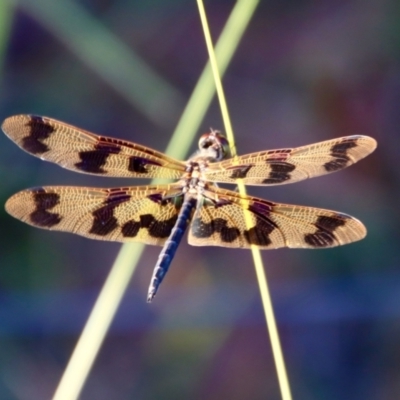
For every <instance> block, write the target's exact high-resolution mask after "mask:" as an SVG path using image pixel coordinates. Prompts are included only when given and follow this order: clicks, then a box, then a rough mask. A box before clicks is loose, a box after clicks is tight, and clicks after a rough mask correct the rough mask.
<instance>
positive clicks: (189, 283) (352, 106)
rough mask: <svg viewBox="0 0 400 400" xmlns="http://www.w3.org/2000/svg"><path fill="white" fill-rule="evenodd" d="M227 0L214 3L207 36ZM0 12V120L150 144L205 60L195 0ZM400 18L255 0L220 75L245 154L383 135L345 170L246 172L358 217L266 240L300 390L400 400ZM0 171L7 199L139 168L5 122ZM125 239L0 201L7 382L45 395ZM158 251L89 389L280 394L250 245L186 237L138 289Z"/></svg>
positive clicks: (366, 6)
mask: <svg viewBox="0 0 400 400" xmlns="http://www.w3.org/2000/svg"><path fill="white" fill-rule="evenodd" d="M233 5H234V1H231V0H214V1H212V2H207V3H206V8H207V12H208V16H209V21H210V25H211V29H212V34H213V36H214V38H217V37H218V34H219V32H220V31H221V29H222V27H223V25H224V23H225V21H226V19H227V17H228V15H229V13H230V11H231V9H232V7H233ZM0 20H1V27H0V30H1V32H0V35H1V37H0V41H1V43H0V50H1V67H2V69H1V80H0V82H1V92H0V119H4V118H5V117H7V116H9V115H13V114H18V113H36V114H41V115H46V116H51V117H54V118H57V119H60V120H63V121H66V122H68V123H71V124H73V125H77V126H80V127H82V128H84V129H87V130H90V131H94V132H97V133H99V134H103V135H109V136H116V137H119V138H124V139H128V140H131V141H135V142H139V143H141V144H144V145H148V146H151V147H154V148H156V149H158V150H161V151H163V150H164V149H165V148H166V146H167V143H168V141H169V138H170V135H171V133H172V131H173V130H174V128H175V126H176V124H177V122H178V120H179V117H180V114H181V112H182V110H183V108H184V105H185V103H186V101H187V100H188V98H189V96H190V93H191V91H192V89H193V87H194V85H195V83H196V81H197V79H198V76H199V74H200V73H201V71H202V69H203V67H204V65H205V63H206V60H207V53H206V47H205V44H204V39H203V32H202V28H201V26H200V22H199V16H198V11H197V5H196V3H195V1H194V0H193V1H179V0H174V1H157V0H152V1H146V2H143V1H139V0H138V1H136V0H113V1H108V0H81V1H78V0H75V1H72V0H68V1H67V0H57V1H51V0H35V1H33V0H21V1H19V2H13V1H10V2H9V1H5V0H3V2H1V5H0ZM399 21H400V4H399V2H398V1H396V0H347V1H345V0H323V1H319V2H315V1H310V0H301V1H299V0H297V1H288V0H285V1H282V0H279V1H278V0H268V1H267V0H263V1H261V2H260V5H259V7H258V9H257V10H256V13H255V15H254V18H253V19H252V21H251V23H250V25H249V28H248V29H247V31H246V32H245V35H244V37H243V39H242V41H241V44H240V46H239V48H238V51H237V53H236V54H235V56H234V58H233V61H232V63H231V65H230V66H229V68H228V70H227V73H226V76H225V78H224V87H225V90H226V95H227V100H228V105H229V108H230V112H231V118H232V123H233V128H234V131H235V134H236V145H237V147H238V151H239V153H240V154H243V153H247V152H253V151H257V150H263V149H272V148H278V147H292V146H299V145H304V144H308V143H312V142H317V141H321V140H326V139H330V138H334V137H338V136H344V135H349V134H365V135H370V136H373V137H374V138H376V139H377V140H378V143H379V146H378V149H377V151H376V152H375V153H374V154H373V155H372V156H370V157H368V158H367V159H366V160H364V161H362V162H360V163H359V164H357V165H356V166H353V167H351V168H349V169H348V170H345V171H342V172H339V173H337V174H333V175H330V176H325V177H321V178H316V179H313V180H310V181H305V182H302V183H298V184H294V185H287V186H281V187H276V188H260V187H259V188H251V189H250V193H251V194H253V195H257V196H260V197H264V198H267V199H270V200H274V201H280V202H287V203H298V204H304V205H310V206H317V207H323V208H331V209H336V210H340V211H342V212H346V213H349V214H351V215H354V216H356V217H357V218H359V219H361V220H362V221H363V222H364V223H365V224H366V226H367V228H368V231H369V233H368V236H367V238H366V239H365V240H363V241H361V242H358V243H355V244H352V245H349V246H345V247H342V248H336V249H330V250H315V251H311V250H310V251H305V250H287V249H282V250H275V251H271V252H264V253H263V259H264V262H265V265H266V267H265V268H266V272H267V274H268V277H269V283H270V287H271V292H272V299H273V303H274V307H275V312H276V317H277V323H278V328H279V331H280V335H281V340H282V346H283V351H284V354H285V360H286V364H287V369H288V375H289V380H290V383H291V387H292V392H293V397H294V398H296V399H307V400H313V399H315V400H317V399H325V400H334V399H353V400H356V399H363V400H375V399H379V400H382V399H395V398H400V261H399V260H400V246H399V232H398V229H399V216H400V212H399V205H400V197H399V187H400V186H399V184H400V182H399V179H400V175H399V171H400V168H399V165H400V164H399V163H400V152H399V146H400V143H399V137H400V135H399V130H400V107H399V106H400V24H399ZM110 38H111V39H110ZM110 40H112V42H110ZM210 126H212V127H213V128H220V129H222V130H223V124H222V120H221V116H220V111H219V107H218V103H217V102H216V101H214V102H213V103H212V105H211V107H210V109H209V112H208V113H207V115H206V118H205V119H204V122H203V123H202V128H201V130H200V131H199V134H200V133H202V132H205V131H207V130H208V129H209V127H210ZM195 149H196V143H194V144H193V146H192V151H194V150H195ZM0 179H1V184H0V203H1V204H4V202H5V201H6V199H7V198H8V197H9V196H10V195H11V194H13V193H14V192H16V191H18V190H21V189H23V188H26V187H32V186H37V185H45V184H57V185H90V186H99V187H102V186H103V187H108V186H118V185H121V184H123V185H136V184H143V183H145V182H142V181H132V182H130V181H126V180H125V181H122V180H118V179H114V180H113V179H105V178H104V179H103V178H98V177H90V176H84V175H81V174H76V173H73V172H70V171H66V170H63V169H61V168H59V167H58V166H55V165H51V164H49V163H45V162H42V161H40V160H38V159H36V158H34V157H31V156H29V155H28V154H26V153H24V152H23V151H21V150H20V149H19V148H18V147H17V146H15V145H14V144H13V143H12V142H11V141H9V140H8V139H7V138H6V136H4V135H3V136H0ZM119 248H120V245H119V244H115V243H104V242H97V241H90V240H88V239H85V238H82V237H75V236H73V235H70V234H66V233H56V232H47V231H42V230H38V229H34V228H32V227H30V226H28V225H24V224H22V223H20V222H18V221H17V220H14V219H12V218H11V217H10V216H9V215H7V214H6V212H5V211H4V209H3V207H1V209H0V398H1V399H21V400H24V399H29V400H36V399H38V400H39V399H40V400H42V399H48V398H51V396H52V394H53V393H54V391H55V388H56V386H57V384H58V382H59V380H60V377H61V375H62V373H63V371H64V368H65V366H66V364H67V362H68V359H69V357H70V355H71V352H72V350H73V348H74V345H75V343H76V341H77V339H78V337H79V335H80V333H81V331H82V328H83V326H84V323H85V321H86V319H87V317H88V315H89V313H90V310H91V307H92V306H93V303H94V301H95V299H96V296H97V295H98V293H99V291H100V289H101V287H102V284H103V282H104V281H105V279H106V276H107V274H108V272H109V270H110V268H111V265H112V263H113V261H114V259H115V257H116V255H117V253H118V251H119ZM159 250H160V249H159V248H155V247H150V246H149V247H147V248H146V250H145V252H144V254H143V257H142V258H141V261H140V263H139V266H138V269H137V272H136V273H135V275H134V277H133V279H132V282H131V283H130V285H129V290H128V292H127V293H126V296H125V297H124V299H123V302H122V304H121V307H120V309H119V311H118V314H117V315H116V318H115V320H114V322H113V324H112V327H111V330H110V332H109V333H108V335H107V337H106V340H105V342H104V345H103V347H102V349H101V352H100V354H99V356H98V358H97V360H96V362H95V364H94V367H93V370H92V372H91V374H90V377H89V379H88V381H87V382H86V385H85V387H84V389H83V392H82V395H81V398H82V399H99V400H102V399H111V398H112V399H116V400H119V399H121V400H123V399H128V398H129V399H160V398H162V399H204V398H207V399H227V398H229V399H234V400H236V399H238V400H240V399H251V400H257V399H279V398H280V394H279V387H278V382H277V378H276V372H275V367H274V362H273V357H272V353H271V347H270V342H269V338H268V335H267V331H266V327H265V320H264V314H263V310H262V307H261V303H260V295H259V291H258V286H257V282H256V278H255V272H254V268H253V265H252V260H251V255H250V253H249V252H247V251H242V250H228V249H223V248H218V247H215V248H211V247H209V248H195V247H191V246H189V245H188V244H187V243H185V241H183V243H182V244H181V245H180V248H179V251H178V253H177V255H176V257H175V259H174V262H173V265H172V267H171V269H170V271H169V273H168V276H167V277H166V279H165V281H164V283H163V285H162V286H161V290H160V291H159V293H158V295H157V297H156V298H155V301H154V303H153V304H151V305H148V304H147V303H146V301H145V299H146V292H147V286H148V283H149V279H150V276H151V273H152V269H153V266H154V264H155V261H156V259H157V257H158V252H159Z"/></svg>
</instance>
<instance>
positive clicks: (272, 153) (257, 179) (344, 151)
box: [205, 135, 377, 185]
mask: <svg viewBox="0 0 400 400" xmlns="http://www.w3.org/2000/svg"><path fill="white" fill-rule="evenodd" d="M376 146H377V143H376V141H375V139H373V138H371V137H368V136H359V135H358V136H346V137H342V138H338V139H333V140H327V141H324V142H319V143H314V144H311V145H308V146H302V147H297V148H293V149H279V150H267V151H261V152H258V153H252V154H247V155H243V156H239V157H237V158H236V159H234V158H230V159H227V160H224V161H221V162H217V163H213V164H210V165H209V167H208V170H207V171H206V173H205V175H206V179H207V180H208V181H211V182H226V183H237V181H238V179H242V180H243V182H244V183H245V184H248V185H282V184H285V183H293V182H297V181H301V180H303V179H307V178H312V177H315V176H319V175H324V174H328V173H330V172H335V171H339V170H341V169H343V168H346V167H348V166H350V165H352V164H354V163H356V162H357V161H359V160H361V159H362V158H364V157H366V156H367V155H368V154H370V153H372V152H373V151H374V149H375V148H376Z"/></svg>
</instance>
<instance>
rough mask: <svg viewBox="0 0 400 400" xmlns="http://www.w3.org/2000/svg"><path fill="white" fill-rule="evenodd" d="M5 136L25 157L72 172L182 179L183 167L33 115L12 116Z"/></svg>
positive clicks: (151, 152)
mask: <svg viewBox="0 0 400 400" xmlns="http://www.w3.org/2000/svg"><path fill="white" fill-rule="evenodd" d="M2 129H3V131H4V132H5V134H6V135H7V136H8V137H9V138H10V139H11V140H13V141H14V142H15V143H16V144H17V145H18V146H20V147H21V148H22V149H23V150H25V151H27V152H28V153H30V154H32V155H34V156H36V157H40V158H41V159H43V160H47V161H51V162H54V163H56V164H59V165H60V166H62V167H64V168H67V169H71V170H73V171H77V172H82V173H87V174H95V175H103V176H114V177H130V178H132V177H137V178H170V179H177V178H180V177H181V176H182V173H183V172H184V170H185V164H184V163H182V162H180V161H177V160H174V159H173V158H170V157H167V156H166V155H164V154H163V153H160V152H158V151H156V150H153V149H150V148H147V147H145V146H141V145H139V144H136V143H131V142H128V141H124V140H120V139H115V138H111V137H106V136H98V135H94V134H92V133H90V132H87V131H84V130H83V129H80V128H76V127H74V126H71V125H68V124H65V123H64V122H60V121H56V120H55V119H51V118H46V117H39V116H35V115H15V116H13V117H9V118H7V119H6V120H5V121H4V122H3V125H2Z"/></svg>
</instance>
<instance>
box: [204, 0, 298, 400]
mask: <svg viewBox="0 0 400 400" xmlns="http://www.w3.org/2000/svg"><path fill="white" fill-rule="evenodd" d="M197 4H198V6H199V12H200V18H201V23H202V25H203V30H204V36H205V40H206V45H207V50H208V55H209V58H210V63H211V67H212V71H213V75H214V80H215V86H216V88H217V94H218V99H219V103H220V107H221V113H222V117H223V120H224V125H225V131H226V134H227V138H228V141H229V142H230V143H231V144H233V143H234V136H233V130H232V125H231V120H230V117H229V112H228V106H227V104H226V99H225V94H224V90H223V87H222V82H221V77H220V74H219V70H218V65H217V60H216V57H215V54H214V48H213V44H212V39H211V34H210V29H209V27H208V22H207V16H206V12H205V9H204V4H203V0H197ZM243 4H244V2H243ZM257 4H258V1H250V0H247V1H246V5H245V6H246V7H256V5H257ZM232 154H233V155H234V157H236V150H235V149H233V151H232ZM238 186H239V192H240V194H241V195H243V196H245V195H246V189H245V186H244V184H243V182H242V181H239V183H238ZM245 214H246V224H247V226H248V227H250V226H251V219H250V216H249V213H248V212H246V213H245ZM251 253H252V256H253V261H254V266H255V269H256V275H257V280H258V284H259V287H260V293H261V300H262V304H263V307H264V312H265V317H266V320H267V327H268V331H269V336H270V340H271V346H272V351H273V354H274V360H275V366H276V369H277V374H278V380H279V385H280V389H281V394H282V398H283V399H284V400H291V398H292V396H291V392H290V386H289V381H288V377H287V373H286V367H285V362H284V358H283V354H282V348H281V344H280V340H279V334H278V329H277V326H276V321H275V316H274V310H273V306H272V300H271V295H270V293H269V290H268V284H267V276H266V274H265V271H264V266H263V262H262V258H261V254H260V250H259V249H258V248H257V247H256V246H254V245H251Z"/></svg>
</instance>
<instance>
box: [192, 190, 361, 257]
mask: <svg viewBox="0 0 400 400" xmlns="http://www.w3.org/2000/svg"><path fill="white" fill-rule="evenodd" d="M204 196H205V201H204V204H203V206H202V207H200V208H198V209H197V210H196V212H195V214H194V216H193V220H192V225H191V230H190V234H189V243H190V244H192V245H194V246H222V247H234V248H249V247H250V246H251V245H255V246H257V247H259V248H260V249H265V250H267V249H276V248H280V247H292V248H326V247H334V246H340V245H343V244H346V243H351V242H355V241H357V240H360V239H362V238H364V237H365V235H366V233H367V231H366V229H365V227H364V225H363V224H362V223H361V222H360V221H358V220H357V219H355V218H353V217H351V216H349V215H347V214H343V213H340V212H336V211H331V210H324V209H320V208H312V207H303V206H298V205H290V204H279V203H273V202H270V201H266V200H263V199H260V198H257V197H251V196H242V195H240V194H238V193H236V192H232V191H229V190H223V189H218V188H216V187H210V188H209V189H208V190H207V191H206V192H205V193H204ZM246 211H247V214H248V221H246V216H245V212H246Z"/></svg>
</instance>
